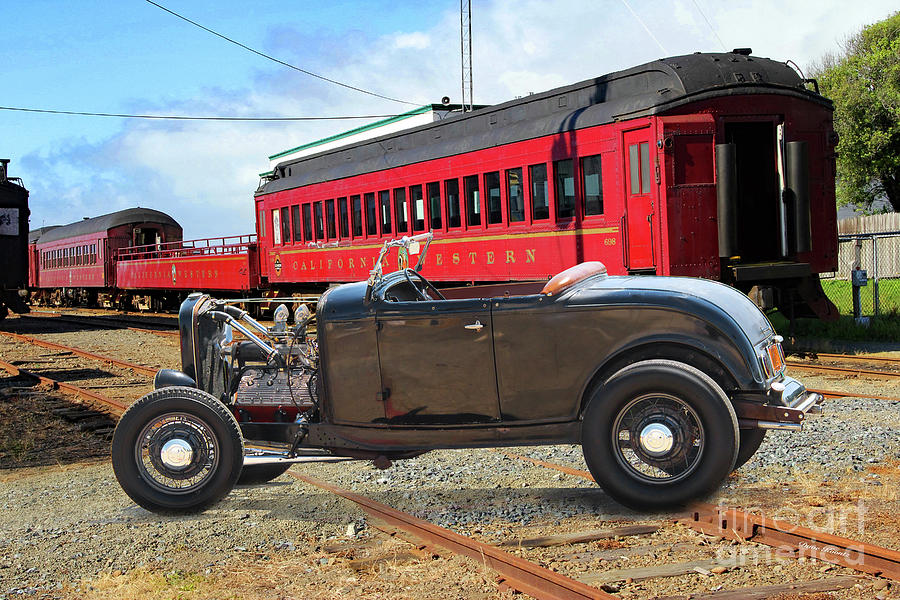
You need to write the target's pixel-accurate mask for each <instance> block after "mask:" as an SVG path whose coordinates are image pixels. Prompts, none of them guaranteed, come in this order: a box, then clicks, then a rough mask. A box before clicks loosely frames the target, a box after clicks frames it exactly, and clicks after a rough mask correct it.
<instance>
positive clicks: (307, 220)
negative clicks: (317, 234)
mask: <svg viewBox="0 0 900 600" xmlns="http://www.w3.org/2000/svg"><path fill="white" fill-rule="evenodd" d="M303 239H304V240H306V241H307V242H311V241H312V239H313V234H312V207H311V205H309V204H304V205H303Z"/></svg>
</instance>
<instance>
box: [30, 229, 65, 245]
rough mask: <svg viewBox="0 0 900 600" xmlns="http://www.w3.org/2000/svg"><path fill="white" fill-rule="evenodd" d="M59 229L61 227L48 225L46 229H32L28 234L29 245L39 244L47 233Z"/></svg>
mask: <svg viewBox="0 0 900 600" xmlns="http://www.w3.org/2000/svg"><path fill="white" fill-rule="evenodd" d="M57 227H59V225H47V226H46V227H38V228H37V229H32V230H31V231H29V232H28V243H29V244H35V243H37V242H38V240H40V239H41V237H42V236H43V235H44V234H45V233H47V232H48V231H50V230H51V229H56V228H57Z"/></svg>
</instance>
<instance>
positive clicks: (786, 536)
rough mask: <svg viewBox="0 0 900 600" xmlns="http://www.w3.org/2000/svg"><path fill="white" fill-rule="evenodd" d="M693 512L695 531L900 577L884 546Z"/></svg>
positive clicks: (895, 556)
mask: <svg viewBox="0 0 900 600" xmlns="http://www.w3.org/2000/svg"><path fill="white" fill-rule="evenodd" d="M503 454H505V455H506V456H508V457H510V458H515V459H519V460H524V461H527V462H530V463H533V464H536V465H539V466H541V467H547V468H550V469H554V470H557V471H561V472H563V473H568V474H569V475H575V476H578V477H584V478H585V479H589V480H591V481H594V478H593V477H591V474H590V473H588V472H587V471H581V470H579V469H573V468H571V467H566V466H563V465H558V464H555V463H550V462H547V461H543V460H538V459H534V458H529V457H527V456H522V455H520V454H513V453H511V452H504V453H503ZM694 508H695V510H694V511H693V514H692V515H691V516H690V517H689V518H687V519H678V520H677V521H676V522H677V523H683V524H685V525H687V526H688V527H691V528H692V529H694V530H695V531H699V532H701V533H706V534H709V535H715V536H718V537H722V538H726V539H731V540H736V541H751V542H758V543H760V544H765V545H767V546H772V547H773V548H776V549H778V550H783V551H784V550H786V551H789V552H790V554H791V556H796V557H800V556H809V557H812V558H818V559H820V560H824V561H827V562H831V563H834V564H838V565H841V566H844V567H849V568H851V569H854V570H857V571H861V572H863V573H868V574H870V575H878V576H882V577H888V578H890V579H894V580H895V581H900V552H898V551H897V550H891V549H890V548H885V547H883V546H876V545H874V544H869V543H866V542H859V541H856V540H852V539H849V538H844V537H841V536H837V535H833V534H830V533H824V532H821V531H815V530H813V529H809V528H807V527H801V526H799V525H794V524H793V523H787V522H784V521H776V520H775V519H769V518H768V517H765V516H761V515H753V514H750V513H745V512H743V511H739V510H736V509H732V508H727V507H724V506H715V505H712V504H697V505H694Z"/></svg>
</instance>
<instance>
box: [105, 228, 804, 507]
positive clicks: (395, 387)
mask: <svg viewBox="0 0 900 600" xmlns="http://www.w3.org/2000/svg"><path fill="white" fill-rule="evenodd" d="M427 239H428V240H429V241H430V234H429V235H428V237H427ZM414 243H415V240H412V239H410V238H403V240H401V241H398V242H392V243H391V244H385V248H384V249H383V250H382V257H379V259H378V261H377V264H378V265H381V264H382V258H383V256H384V253H385V252H386V251H387V249H388V248H389V247H401V249H403V250H408V249H410V248H413V247H415V248H416V250H418V247H417V246H414ZM426 250H427V245H426ZM424 254H425V251H422V255H424ZM420 262H421V259H420ZM444 294H446V296H447V297H445V296H444ZM300 308H303V309H304V310H305V307H302V306H300ZM279 310H281V311H282V313H283V314H282V317H281V319H282V325H281V326H280V328H278V327H276V328H272V329H269V328H266V327H264V326H262V325H260V324H259V323H257V322H256V321H254V320H253V319H252V318H250V317H249V315H247V313H246V312H245V311H243V310H241V309H240V308H238V307H236V306H234V305H230V304H229V303H228V302H227V301H220V300H214V299H212V298H210V297H209V296H205V295H200V294H196V295H192V296H191V297H189V298H188V300H186V301H185V303H184V304H183V305H182V308H181V313H180V315H179V317H180V324H181V344H182V371H183V372H172V371H161V372H160V374H159V375H158V376H157V379H156V387H157V391H156V392H154V393H153V394H150V395H148V396H147V397H145V398H144V399H142V400H141V401H140V402H139V403H138V405H136V406H135V407H134V408H132V409H130V410H129V411H128V413H126V415H125V416H123V418H122V422H123V423H125V425H120V426H119V429H117V436H118V438H117V439H119V440H120V441H118V442H117V441H116V440H115V439H114V443H113V459H114V461H113V462H114V466H117V465H118V466H117V470H116V472H117V475H119V474H120V473H121V474H122V475H121V476H120V477H119V479H120V482H122V485H123V487H125V489H126V491H127V492H128V493H129V495H131V496H132V498H134V499H135V500H136V501H138V502H140V503H142V505H144V506H147V507H149V508H152V509H165V510H170V509H176V508H177V509H184V510H186V509H192V508H197V507H200V506H204V505H206V504H209V503H210V502H212V501H215V499H217V498H218V497H221V495H223V494H224V493H227V491H228V489H230V484H229V483H228V481H230V482H231V484H233V483H234V481H236V480H237V477H238V475H240V473H232V474H231V476H232V478H231V479H228V478H227V477H226V478H225V479H221V478H219V479H215V477H218V475H217V473H219V470H220V469H223V468H227V465H225V466H222V465H220V464H219V461H218V460H216V461H213V458H214V455H212V454H209V455H208V454H204V452H205V450H204V449H205V448H207V447H212V446H214V445H215V444H216V443H228V442H227V440H225V441H223V440H222V439H220V438H222V436H224V437H225V438H228V437H229V436H233V433H232V431H234V430H237V429H238V428H239V431H240V434H241V435H240V438H241V444H247V447H248V448H254V449H257V454H260V453H261V454H266V453H269V454H268V455H269V456H271V455H272V454H271V453H272V450H271V449H272V448H273V447H280V448H281V449H282V450H280V452H281V454H280V456H281V458H282V459H285V458H287V459H295V458H297V457H299V456H305V457H306V458H309V453H310V452H314V453H315V452H318V453H322V452H324V453H327V454H329V455H331V456H344V457H354V458H369V459H376V460H379V461H380V462H381V464H384V463H385V459H388V460H395V459H399V458H407V457H411V456H415V455H417V454H421V453H422V452H425V451H429V450H434V449H437V448H465V447H490V446H513V445H533V444H561V443H563V444H567V443H571V444H576V443H577V444H581V445H582V446H583V448H584V453H585V460H586V462H587V464H588V467H589V468H590V470H591V472H592V474H593V475H594V478H595V479H597V481H598V483H600V484H601V485H602V486H603V487H604V488H605V489H606V490H607V491H608V492H609V493H610V494H611V495H613V496H614V497H615V498H617V499H619V500H620V501H622V502H624V503H627V504H630V505H633V506H642V507H661V506H667V505H671V504H675V503H679V502H685V501H687V500H689V499H692V498H696V497H698V496H701V495H703V494H705V493H707V492H709V491H710V490H711V489H713V488H714V487H715V486H716V485H718V484H719V482H721V480H722V479H723V478H724V477H725V476H727V474H728V473H729V472H730V471H731V470H732V469H733V468H735V467H736V466H737V467H739V466H740V465H741V464H743V463H744V462H746V460H748V459H749V458H750V456H752V454H753V453H754V452H755V451H756V449H757V448H758V447H759V444H760V443H761V441H762V437H763V433H764V431H765V429H771V428H778V429H792V430H798V429H800V427H801V423H802V420H803V419H804V417H805V416H806V413H808V412H810V411H811V410H812V408H813V407H814V406H815V405H816V404H817V403H818V402H820V401H821V397H819V396H818V395H817V394H812V393H809V392H807V391H806V390H805V388H804V387H803V386H802V384H800V383H799V382H797V381H795V380H793V379H791V378H788V377H785V375H784V373H783V371H784V365H783V354H782V351H781V348H780V345H779V342H780V338H778V337H777V336H776V335H775V332H774V331H773V329H772V327H771V325H770V324H769V322H768V320H767V319H766V317H765V315H763V314H762V313H761V312H760V310H759V309H758V308H757V307H756V305H754V304H753V303H752V302H751V301H750V300H749V299H748V298H747V297H746V296H745V295H743V294H741V293H740V292H738V291H736V290H735V289H733V288H731V287H729V286H726V285H723V284H720V283H716V282H712V281H706V280H701V279H688V278H674V277H646V276H645V277H609V276H607V275H606V270H605V267H603V265H602V264H600V263H583V264H581V265H576V266H575V267H572V268H571V269H568V270H566V271H564V272H562V273H560V274H559V275H557V276H556V277H554V278H553V279H551V280H550V281H549V282H546V284H544V283H543V282H540V283H531V284H528V283H525V284H503V285H500V286H488V287H484V288H480V287H468V288H458V289H455V290H445V291H444V293H441V292H439V291H438V290H436V289H435V288H434V287H433V286H431V284H430V283H429V282H427V281H426V280H425V279H424V278H422V277H421V275H419V274H418V271H417V270H413V269H402V270H400V271H397V272H395V273H390V274H388V275H382V274H381V272H380V269H378V268H376V270H375V271H373V275H372V277H371V278H370V280H369V281H368V282H359V283H352V284H346V285H341V286H337V287H335V288H332V289H330V290H329V291H328V292H326V293H325V294H324V295H323V296H322V297H321V298H320V299H319V301H318V304H317V307H316V319H317V336H316V339H315V340H311V339H309V338H308V337H307V336H306V323H307V322H308V318H309V317H308V316H303V317H302V318H301V317H300V316H295V322H296V323H297V325H296V327H295V328H294V330H292V331H287V330H285V326H284V321H286V318H287V310H286V309H285V308H280V309H279ZM298 310H299V309H298ZM308 312H309V311H306V313H305V315H308ZM240 321H243V322H245V323H247V324H249V325H251V326H252V327H255V329H256V331H259V332H262V333H263V336H262V337H264V338H265V340H264V339H261V338H260V337H257V336H256V335H254V332H253V331H250V330H249V329H248V328H247V327H245V326H243V325H241V323H240ZM276 321H277V319H276ZM232 327H233V328H234V329H237V330H238V331H240V332H241V333H242V334H243V335H244V336H245V337H246V338H247V340H245V341H233V340H232V338H231V329H232ZM266 340H270V341H268V342H267V341H266ZM190 388H199V390H200V391H202V392H204V393H205V395H204V394H203V393H198V392H196V391H194V390H190ZM167 390H168V391H167ZM185 390H187V391H185ZM188 392H190V393H188ZM198 394H199V395H198ZM194 405H198V406H197V407H196V410H193V411H192V410H188V407H190V406H194ZM199 405H202V406H199ZM223 405H224V406H226V407H228V409H229V411H230V412H229V413H228V418H225V417H222V416H221V414H220V411H219V409H220V408H221V406H223ZM185 415H188V416H187V417H185ZM183 419H187V420H188V421H189V423H188V425H184V424H183V423H182V420H183ZM229 419H230V420H229ZM141 427H143V429H141ZM119 430H122V431H123V433H122V434H121V436H119V434H118V431H119ZM217 436H218V437H217ZM197 440H200V441H202V443H201V442H198V441H197ZM231 444H233V442H231ZM137 456H140V457H142V458H141V459H140V460H139V461H137V462H135V457H137ZM198 457H205V458H202V460H201V458H198ZM210 457H213V458H210ZM229 460H231V456H230V455H229ZM246 460H247V459H245V463H246ZM198 461H199V462H198ZM203 461H206V462H203ZM213 462H215V464H214V465H213V466H214V467H215V468H213V467H210V466H209V465H210V464H213ZM249 464H250V463H246V464H245V466H244V468H243V472H244V475H246V476H247V478H248V479H249V480H254V481H259V480H265V479H269V478H271V477H274V476H277V475H278V474H280V473H281V472H283V470H284V469H285V468H287V465H288V464H289V463H284V462H282V463H281V464H276V465H271V464H270V465H259V464H256V465H254V466H252V467H251V466H248V465H249ZM135 465H137V466H136V467H135ZM147 465H150V466H149V467H148V466H147ZM204 465H205V466H204ZM201 467H202V468H201ZM135 469H136V470H137V472H138V473H140V475H139V477H137V478H136V476H135V474H134V473H135ZM220 479H221V481H222V482H223V483H221V484H216V485H221V487H222V489H221V490H218V491H208V490H206V489H205V485H206V484H204V483H203V482H204V481H206V480H209V481H219V480H220ZM141 480H143V481H147V482H150V483H149V487H150V488H152V489H151V490H150V491H146V493H145V488H146V487H147V486H145V485H144V484H143V483H141ZM170 480H174V481H175V482H176V483H172V484H167V483H165V482H167V481H170ZM154 482H155V483H154ZM161 482H162V483H161ZM167 485H168V486H170V487H171V489H169V488H167ZM210 485H212V484H210ZM184 489H189V490H196V491H191V493H187V492H185V491H183V490H184ZM192 494H193V495H192ZM194 496H196V498H195V497H194Z"/></svg>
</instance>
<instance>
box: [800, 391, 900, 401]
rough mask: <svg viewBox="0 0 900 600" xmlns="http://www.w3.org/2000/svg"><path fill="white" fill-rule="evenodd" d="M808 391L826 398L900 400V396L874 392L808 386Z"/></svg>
mask: <svg viewBox="0 0 900 600" xmlns="http://www.w3.org/2000/svg"><path fill="white" fill-rule="evenodd" d="M807 391H809V392H813V393H814V394H822V395H823V396H825V397H826V398H871V399H872V400H887V401H889V402H900V398H895V397H893V396H873V395H872V394H859V393H855V392H839V391H837V390H817V389H813V388H808V389H807Z"/></svg>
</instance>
